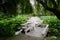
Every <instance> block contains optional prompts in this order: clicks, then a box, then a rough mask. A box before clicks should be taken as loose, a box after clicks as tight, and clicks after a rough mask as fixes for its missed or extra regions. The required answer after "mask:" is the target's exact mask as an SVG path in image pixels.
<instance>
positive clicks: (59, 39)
mask: <svg viewBox="0 0 60 40" xmlns="http://www.w3.org/2000/svg"><path fill="white" fill-rule="evenodd" d="M48 40H60V37H56V38H52V37H49V38H48Z"/></svg>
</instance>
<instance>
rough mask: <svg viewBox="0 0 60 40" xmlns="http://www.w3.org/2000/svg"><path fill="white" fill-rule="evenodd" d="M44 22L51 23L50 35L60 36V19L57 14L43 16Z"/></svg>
mask: <svg viewBox="0 0 60 40" xmlns="http://www.w3.org/2000/svg"><path fill="white" fill-rule="evenodd" d="M41 19H42V20H44V23H47V24H49V35H50V36H52V35H53V36H60V20H58V19H57V18H56V17H55V16H42V17H41Z"/></svg>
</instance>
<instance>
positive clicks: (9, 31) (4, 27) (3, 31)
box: [0, 16, 28, 36]
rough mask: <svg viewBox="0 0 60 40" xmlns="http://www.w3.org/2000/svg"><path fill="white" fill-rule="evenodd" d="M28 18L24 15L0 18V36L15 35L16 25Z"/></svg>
mask: <svg viewBox="0 0 60 40" xmlns="http://www.w3.org/2000/svg"><path fill="white" fill-rule="evenodd" d="M27 20H28V18H27V17H26V16H16V17H13V18H8V19H4V20H0V36H13V35H15V32H16V29H17V26H19V25H20V24H22V23H25V22H26V21H27Z"/></svg>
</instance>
